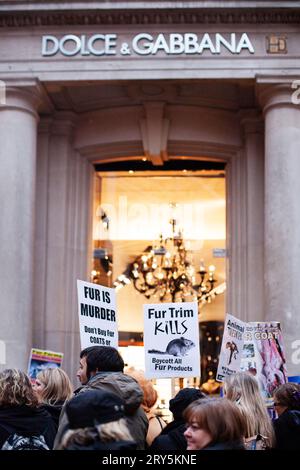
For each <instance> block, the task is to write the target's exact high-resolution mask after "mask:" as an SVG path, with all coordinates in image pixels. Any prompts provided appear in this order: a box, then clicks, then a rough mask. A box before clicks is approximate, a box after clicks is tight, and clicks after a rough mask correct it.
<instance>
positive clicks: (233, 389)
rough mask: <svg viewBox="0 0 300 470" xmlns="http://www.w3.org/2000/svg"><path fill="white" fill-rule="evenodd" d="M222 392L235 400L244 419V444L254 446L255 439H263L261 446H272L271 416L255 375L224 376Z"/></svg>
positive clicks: (244, 373) (246, 373) (247, 373)
mask: <svg viewBox="0 0 300 470" xmlns="http://www.w3.org/2000/svg"><path fill="white" fill-rule="evenodd" d="M224 392H225V396H226V398H227V399H228V400H231V401H233V402H235V403H236V404H237V405H238V406H239V408H240V410H241V412H242V414H243V416H244V418H245V420H246V431H247V432H246V446H247V440H248V441H249V446H248V448H252V445H253V448H254V447H255V446H256V441H257V442H258V441H259V440H260V441H263V442H265V445H262V446H261V447H262V448H263V447H266V448H273V447H274V445H275V434H274V430H273V426H272V421H271V418H270V416H269V414H268V411H267V408H266V405H265V403H264V400H263V398H262V395H261V393H260V390H259V385H258V382H257V380H256V379H255V377H254V376H253V375H252V374H251V373H249V372H238V373H236V374H232V375H230V376H228V377H226V378H225V380H224Z"/></svg>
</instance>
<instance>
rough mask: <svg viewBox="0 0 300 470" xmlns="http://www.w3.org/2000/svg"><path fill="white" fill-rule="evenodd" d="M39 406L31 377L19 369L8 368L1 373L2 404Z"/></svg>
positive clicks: (0, 399)
mask: <svg viewBox="0 0 300 470" xmlns="http://www.w3.org/2000/svg"><path fill="white" fill-rule="evenodd" d="M16 405H26V406H30V407H32V408H35V407H37V406H38V399H37V396H36V395H35V393H34V391H33V389H32V386H31V382H30V379H29V377H28V376H27V375H26V374H25V373H24V372H22V371H20V370H18V369H6V370H4V371H3V372H1V373H0V406H1V407H2V406H16Z"/></svg>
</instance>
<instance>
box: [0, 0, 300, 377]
mask: <svg viewBox="0 0 300 470" xmlns="http://www.w3.org/2000/svg"><path fill="white" fill-rule="evenodd" d="M23 3H24V2H18V1H6V2H1V5H0V80H1V105H0V142H1V146H0V154H1V171H0V178H1V183H0V192H1V201H2V217H1V230H0V240H1V263H0V272H1V296H0V302H1V319H0V325H1V328H0V331H1V334H0V340H1V350H2V353H3V354H2V357H3V358H5V360H3V361H2V362H3V364H2V366H1V367H19V368H23V369H26V366H27V361H28V354H29V351H30V348H31V347H40V348H42V349H49V350H52V351H61V352H63V353H64V355H65V356H64V368H65V370H66V371H67V372H68V373H69V374H70V376H71V377H74V374H75V371H76V370H77V363H78V358H79V352H80V342H79V332H78V316H77V298H76V279H85V280H92V281H94V282H99V283H102V284H105V285H108V286H113V285H115V286H116V287H117V288H118V294H117V295H118V296H119V297H118V302H119V308H118V310H119V330H120V345H121V347H123V348H124V351H123V352H124V354H125V356H126V355H127V356H126V358H127V362H128V364H129V365H132V362H134V361H136V362H137V364H135V365H138V366H140V363H139V359H136V358H137V355H136V353H135V352H132V350H130V349H128V346H130V345H133V346H132V347H133V348H134V347H137V346H138V345H141V344H142V336H141V333H142V329H143V325H142V314H141V306H142V304H143V302H144V301H145V296H144V295H143V293H141V291H140V292H139V291H138V289H137V288H134V286H133V283H132V282H131V284H130V282H128V285H126V283H127V281H126V280H128V277H130V276H128V274H129V271H128V266H129V265H130V263H134V262H135V263H136V266H135V269H136V270H137V269H138V266H137V256H138V255H140V254H142V253H144V254H145V253H149V252H150V251H149V250H148V252H147V247H148V246H152V247H153V246H156V245H157V246H158V247H159V246H160V245H159V239H160V234H162V238H161V239H160V242H161V243H162V241H163V240H164V239H165V238H168V239H172V236H173V242H174V240H175V241H176V240H178V238H180V237H181V238H182V239H184V242H185V244H186V245H185V247H186V250H187V251H189V252H190V254H191V256H192V257H193V262H194V264H195V265H197V266H198V267H199V266H200V271H199V273H201V269H202V271H203V272H204V271H205V270H206V271H208V270H207V269H206V268H205V266H206V267H207V266H209V265H210V266H211V265H213V266H214V267H211V269H210V274H208V275H211V276H212V277H213V280H214V276H215V278H216V279H217V281H216V282H215V283H214V284H213V288H218V286H219V287H220V289H219V291H216V294H219V295H217V296H216V297H215V298H212V299H211V300H212V301H211V302H209V303H206V304H205V303H203V305H201V306H200V315H199V320H200V326H201V323H202V324H203V325H202V326H203V328H202V330H203V331H202V334H203V338H205V337H206V336H207V337H208V338H211V341H216V342H219V341H220V337H221V336H219V334H220V335H221V333H222V331H221V330H222V322H223V320H224V317H225V312H229V313H231V314H233V315H234V316H236V317H238V318H240V319H242V320H245V321H251V320H253V321H254V320H255V321H268V320H276V321H280V322H281V325H282V329H283V335H284V336H283V337H284V344H285V350H286V358H287V367H288V373H289V375H297V374H299V367H300V366H299V364H300V315H299V295H298V291H299V285H300V263H299V259H300V242H299V240H300V210H299V200H300V185H299V182H298V176H299V174H300V159H299V148H300V105H299V101H300V100H299V95H300V93H298V91H299V87H300V81H299V80H300V57H299V40H300V33H299V26H298V25H299V19H300V10H299V9H297V8H292V7H290V6H285V5H284V4H287V3H290V2H273V6H270V3H271V2H265V1H261V2H250V1H249V2H230V5H231V7H230V8H228V7H227V6H226V3H227V2H218V1H212V2H201V1H197V2H196V1H191V2H176V1H175V2H163V1H154V2H137V1H131V2H123V1H118V2H101V1H97V2H85V3H84V4H83V2H76V1H73V2H72V1H64V2H55V1H49V2H44V1H30V2H27V5H26V9H25V7H24V5H23ZM171 3H172V7H170V4H171ZM252 3H255V5H256V7H255V8H252V6H251V4H252ZM245 4H247V6H246V5H245ZM177 244H178V243H177ZM174 246H176V243H175V244H174ZM156 250H157V248H156ZM156 254H162V252H161V253H159V251H158V252H157V253H156ZM146 256H148V255H146ZM145 259H146V258H145ZM144 261H145V260H144ZM152 267H153V269H154V268H155V260H154V261H153V263H152ZM148 280H149V276H148ZM197 282H199V281H197ZM225 283H226V290H225ZM129 284H130V285H129ZM150 284H151V282H150ZM161 298H162V297H161ZM152 300H153V299H152ZM163 300H166V299H163ZM147 301H148V300H147ZM216 338H218V339H217V340H216ZM204 343H205V340H204ZM126 348H127V349H126ZM125 349H126V350H125ZM216 349H218V344H215V347H214V348H213V350H216ZM129 351H131V352H130V353H129ZM136 351H137V350H136ZM207 351H209V349H207ZM205 357H206V360H208V361H210V360H211V361H214V360H216V357H214V356H213V353H209V352H206V356H205ZM209 357H210V358H211V359H207V358H209ZM215 366H216V364H211V365H210V364H208V363H207V362H206V364H205V365H204V366H203V370H206V372H207V371H208V375H207V377H205V380H206V379H209V377H210V376H212V377H214V367H215ZM209 372H211V374H209Z"/></svg>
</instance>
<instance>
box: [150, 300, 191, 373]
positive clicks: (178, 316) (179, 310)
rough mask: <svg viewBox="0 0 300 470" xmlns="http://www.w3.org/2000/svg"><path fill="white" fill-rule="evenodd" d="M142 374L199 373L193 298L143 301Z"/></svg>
mask: <svg viewBox="0 0 300 470" xmlns="http://www.w3.org/2000/svg"><path fill="white" fill-rule="evenodd" d="M144 348H145V375H146V377H147V378H148V379H151V378H164V377H165V378H170V377H199V376H200V347H199V325H198V304H197V302H182V303H177V302H176V303H163V304H147V305H144Z"/></svg>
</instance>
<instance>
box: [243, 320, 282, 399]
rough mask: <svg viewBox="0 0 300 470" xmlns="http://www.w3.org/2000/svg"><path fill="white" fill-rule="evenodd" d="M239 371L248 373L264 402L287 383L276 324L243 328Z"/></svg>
mask: <svg viewBox="0 0 300 470" xmlns="http://www.w3.org/2000/svg"><path fill="white" fill-rule="evenodd" d="M241 370H244V371H250V372H251V373H252V374H253V375H254V376H255V377H256V378H257V381H258V383H259V386H260V389H261V392H262V394H263V396H264V397H265V398H272V396H273V393H274V391H275V390H276V388H277V387H278V386H279V385H281V384H284V383H286V382H287V380H288V379H287V371H286V367H285V357H284V351H283V342H282V333H281V328H280V323H279V322H251V323H247V324H246V329H245V334H244V348H243V357H242V361H241Z"/></svg>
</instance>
